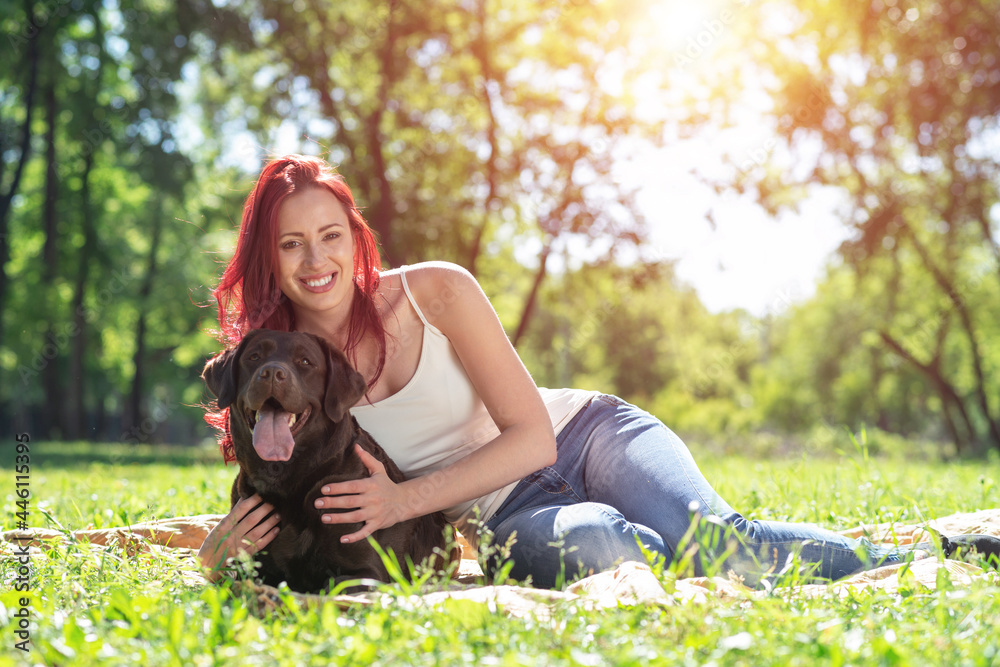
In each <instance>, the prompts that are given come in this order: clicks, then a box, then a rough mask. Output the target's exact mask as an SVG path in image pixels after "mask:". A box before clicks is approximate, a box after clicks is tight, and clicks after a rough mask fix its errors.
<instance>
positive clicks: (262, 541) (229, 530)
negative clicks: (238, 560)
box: [198, 494, 281, 581]
mask: <svg viewBox="0 0 1000 667" xmlns="http://www.w3.org/2000/svg"><path fill="white" fill-rule="evenodd" d="M272 512H274V506H273V505H270V504H268V503H265V502H264V499H263V498H261V497H260V496H259V495H257V494H254V495H252V496H250V497H249V498H241V499H240V500H239V501H238V502H237V503H236V504H235V505H233V509H231V510H229V514H227V515H226V517H225V518H224V519H222V521H220V522H219V523H218V525H216V526H215V528H213V529H212V532H210V533H209V534H208V537H206V538H205V542H204V543H203V544H202V545H201V549H199V550H198V560H200V561H201V564H202V566H203V567H205V568H206V569H208V570H209V573H208V577H209V579H210V580H211V581H216V580H217V579H218V578H219V577H220V569H221V566H222V565H224V564H225V562H226V560H228V559H229V558H232V557H234V556H237V555H239V554H241V553H246V554H251V555H252V554H255V553H257V552H258V551H260V550H261V549H263V548H264V547H266V546H267V545H268V544H270V542H271V540H273V539H274V538H275V536H277V534H278V523H279V522H280V521H281V517H280V516H278V514H277V513H274V514H271V513H272ZM268 514H271V516H268Z"/></svg>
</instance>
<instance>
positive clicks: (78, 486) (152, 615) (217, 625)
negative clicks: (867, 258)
mask: <svg viewBox="0 0 1000 667" xmlns="http://www.w3.org/2000/svg"><path fill="white" fill-rule="evenodd" d="M8 452H9V450H8ZM6 455H7V452H5V456H6ZM10 457H11V458H12V457H13V454H12V453H10ZM697 458H698V459H699V461H700V463H701V465H702V468H703V471H704V472H705V474H706V476H707V477H708V478H709V480H710V481H712V482H713V484H715V486H716V488H717V489H718V490H719V491H720V493H721V494H722V495H723V497H725V498H727V499H728V500H729V501H730V503H731V504H732V505H733V506H734V507H737V508H738V509H740V510H742V511H743V512H744V513H745V514H747V515H749V516H751V517H753V518H767V519H790V520H796V521H809V522H817V523H820V524H822V525H825V526H827V527H830V528H834V529H840V528H847V527H851V526H854V525H857V523H858V522H859V521H866V522H875V521H889V520H897V521H902V522H912V521H920V520H921V519H924V518H932V517H936V516H943V515H946V514H950V513H952V512H958V511H973V510H976V509H981V508H985V507H991V506H992V507H995V506H997V505H998V490H997V480H1000V464H998V462H997V461H996V460H995V459H994V460H991V461H988V462H961V463H949V464H941V463H932V462H906V461H903V460H898V459H896V460H892V461H891V462H889V461H883V460H877V459H869V458H867V457H866V456H864V449H863V448H859V449H858V451H856V452H852V453H851V454H850V455H849V456H844V457H842V458H839V459H831V458H826V459H815V460H803V459H801V458H800V459H795V460H779V461H752V460H747V459H743V458H738V457H732V456H727V457H725V458H722V457H715V456H712V455H711V454H708V453H705V454H703V455H701V456H699V457H697ZM3 467H4V469H5V470H10V467H9V466H7V462H6V461H5V462H4V466H3ZM234 474H235V470H234V468H232V467H229V468H226V467H224V466H223V465H222V464H221V462H220V461H219V458H218V455H217V453H213V452H204V451H200V450H179V449H174V448H167V449H156V448H146V449H137V448H134V447H131V448H124V447H120V446H114V445H107V446H101V447H91V446H86V445H79V444H61V443H60V444H56V443H38V444H35V445H33V447H32V468H31V492H32V504H31V512H32V513H31V517H30V519H31V520H30V523H32V524H33V525H47V520H46V519H45V517H44V516H43V513H42V510H44V511H45V512H47V513H49V514H50V515H51V516H52V518H53V519H54V520H55V521H58V522H59V523H60V524H62V525H63V526H66V527H67V528H73V529H76V528H88V527H107V526H119V525H123V524H124V523H128V522H133V523H134V522H137V521H142V520H146V519H153V518H163V517H170V516H178V515H184V514H199V513H205V512H224V511H225V510H226V509H227V508H228V500H227V499H228V495H229V484H230V483H231V480H232V477H233V476H234ZM4 481H5V483H6V488H7V493H6V496H5V498H4V501H3V517H4V518H3V525H4V528H5V529H9V528H11V527H12V526H13V522H14V513H15V511H16V506H15V500H16V498H15V497H14V495H13V493H12V491H13V489H14V483H13V481H14V480H13V472H10V473H9V476H7V477H6V479H5V480H4ZM182 564H183V561H181V560H180V559H178V558H176V557H173V556H170V555H151V554H130V553H128V552H125V551H123V550H122V549H121V548H119V547H116V546H115V547H108V548H97V549H84V548H81V547H78V546H73V545H60V546H58V547H57V548H55V549H53V550H51V551H50V552H49V553H48V554H46V555H45V556H43V557H38V558H35V559H33V561H32V567H33V568H34V575H33V579H32V588H33V591H32V597H31V613H32V615H33V616H32V619H33V625H32V628H31V638H32V642H33V647H32V651H31V653H30V654H29V655H28V656H27V657H25V656H24V655H22V654H21V652H20V651H16V650H14V648H13V645H14V642H15V641H16V638H15V637H14V634H13V632H14V630H15V627H14V624H13V623H12V620H11V614H13V612H14V611H15V610H16V609H17V607H18V602H17V599H18V597H19V596H21V595H23V594H21V593H15V592H13V591H12V590H11V589H12V582H13V578H14V576H15V570H14V566H13V564H11V563H10V562H5V563H4V564H3V565H2V566H0V577H2V578H3V580H4V585H3V592H2V593H0V603H2V604H3V606H4V607H5V608H6V609H5V613H3V614H2V615H0V616H2V618H0V625H2V626H3V627H2V628H0V636H2V637H3V648H2V650H0V664H27V663H28V662H30V663H37V664H81V665H87V664H122V665H135V664H141V665H161V664H162V665H173V664H176V665H190V664H195V665H213V664H234V665H253V664H268V665H270V664H287V665H300V664H308V663H310V662H314V663H316V664H347V665H354V664H384V665H397V664H435V665H436V664H477V665H479V664H483V665H539V664H543V665H604V664H619V665H645V664H657V663H659V664H672V665H673V664H678V665H687V664H690V665H702V664H709V663H714V664H718V665H740V664H742V665H754V666H756V665H769V664H773V665H817V664H820V665H847V664H853V665H857V664H872V665H881V664H885V665H925V664H941V665H956V666H957V665H1000V625H998V619H1000V587H997V586H996V585H990V584H988V583H986V582H980V583H977V584H975V585H974V586H972V587H969V588H955V587H952V586H950V585H948V584H947V582H943V583H944V585H942V586H941V587H940V588H939V589H938V590H936V591H929V590H926V589H923V588H920V587H919V585H917V584H913V585H912V587H910V588H907V587H904V588H903V589H901V590H900V591H899V593H898V594H893V595H885V594H869V593H863V594H857V595H855V596H854V597H850V598H848V599H840V598H837V597H835V596H833V595H829V596H826V597H822V598H819V599H806V598H797V597H794V596H793V597H792V598H791V599H784V600H783V599H777V598H767V599H747V600H743V601H733V600H728V601H726V600H710V601H708V602H704V603H688V604H682V605H672V606H652V605H647V606H638V607H619V608H618V609H605V610H587V609H586V608H585V607H584V605H583V604H582V603H580V602H578V601H575V602H566V603H562V604H559V605H557V606H556V607H555V609H554V610H553V613H552V614H551V616H550V617H544V616H535V617H531V618H513V617H508V616H506V615H504V614H502V613H496V612H494V611H491V610H490V609H489V608H488V607H487V606H486V605H481V604H478V603H475V602H470V601H466V600H462V601H455V600H453V601H450V602H449V603H447V604H444V605H440V606H438V607H435V608H426V607H420V606H414V605H413V604H411V603H409V602H408V601H407V599H406V597H405V593H406V591H405V590H404V589H400V588H399V587H392V586H390V587H386V591H387V592H389V593H390V596H392V595H395V596H397V598H396V599H395V600H394V601H392V602H390V603H388V604H384V605H377V606H375V607H360V606H359V607H354V608H350V609H337V608H335V607H333V606H332V605H325V606H323V607H321V608H318V609H304V608H300V607H298V606H297V605H294V604H291V605H289V606H288V607H287V608H285V609H284V610H283V611H280V612H275V613H267V614H263V615H261V616H256V615H254V614H253V613H251V607H252V605H251V604H250V602H251V601H250V600H249V599H247V598H245V597H244V596H243V595H242V594H240V593H237V592H234V591H233V590H232V589H230V588H229V587H228V586H208V587H204V586H201V585H197V584H196V583H193V582H191V581H190V580H187V579H185V578H183V577H182V576H181V573H180V570H181V566H182Z"/></svg>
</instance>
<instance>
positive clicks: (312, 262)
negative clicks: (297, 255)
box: [306, 243, 323, 266]
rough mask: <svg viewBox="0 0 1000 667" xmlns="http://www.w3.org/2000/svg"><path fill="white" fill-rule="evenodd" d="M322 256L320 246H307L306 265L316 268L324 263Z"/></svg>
mask: <svg viewBox="0 0 1000 667" xmlns="http://www.w3.org/2000/svg"><path fill="white" fill-rule="evenodd" d="M322 260H323V258H322V256H321V255H320V251H319V245H318V244H315V243H310V244H308V245H307V246H306V265H307V266H316V265H319V264H321V263H322Z"/></svg>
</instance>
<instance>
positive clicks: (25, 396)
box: [0, 0, 1000, 455]
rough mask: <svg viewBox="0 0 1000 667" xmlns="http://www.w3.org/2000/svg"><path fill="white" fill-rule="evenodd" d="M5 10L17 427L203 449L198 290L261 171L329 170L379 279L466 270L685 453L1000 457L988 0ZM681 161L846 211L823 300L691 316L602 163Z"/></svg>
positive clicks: (205, 297)
mask: <svg viewBox="0 0 1000 667" xmlns="http://www.w3.org/2000/svg"><path fill="white" fill-rule="evenodd" d="M0 8H2V12H0V17H2V18H0V26H2V31H3V35H4V43H3V44H2V45H0V48H2V49H3V50H4V61H5V62H6V63H10V66H8V67H5V68H3V69H2V70H0V264H2V268H3V271H2V272H0V373H2V383H0V421H2V423H3V425H4V428H5V430H6V431H8V432H9V431H12V430H13V429H27V430H29V431H30V432H31V433H32V435H33V436H34V437H36V438H39V439H40V438H45V437H50V438H67V439H77V438H87V439H95V440H108V439H111V440H126V441H130V442H144V441H168V442H178V443H196V442H199V441H201V440H203V439H204V438H206V437H209V432H208V430H207V429H206V428H205V427H204V426H203V424H202V423H201V410H200V409H199V408H198V404H199V403H200V402H201V401H202V400H203V399H204V393H203V390H202V385H201V382H200V380H199V379H198V375H199V373H200V370H201V367H202V365H203V364H204V361H205V359H206V358H207V357H208V356H210V355H211V354H213V353H214V352H215V351H216V350H217V349H218V345H217V343H216V342H215V340H214V339H213V338H212V336H211V333H210V332H211V329H212V328H213V326H214V316H215V312H214V308H213V306H214V304H213V303H212V302H211V299H210V289H211V287H212V286H213V285H214V283H215V281H216V280H217V277H218V275H219V273H220V271H221V264H222V263H223V262H225V260H226V259H227V258H228V254H229V253H230V252H231V250H232V245H233V242H234V239H235V228H236V226H237V225H238V222H239V217H240V207H241V203H242V199H243V197H245V195H246V193H247V192H248V191H249V189H250V188H251V186H252V183H253V179H254V177H255V175H256V172H257V171H258V170H259V168H260V166H261V163H262V160H264V159H266V158H267V157H269V156H270V155H271V154H272V151H273V150H276V149H277V147H279V146H280V147H281V150H283V151H298V152H305V153H312V154H319V155H323V156H324V157H327V158H328V159H330V160H331V161H332V162H334V163H335V164H339V165H340V168H341V171H342V172H343V173H344V174H345V176H346V178H347V179H348V182H349V183H350V184H351V186H352V188H353V189H354V192H355V196H356V198H357V199H358V201H359V203H360V205H361V206H362V207H363V209H364V211H365V214H366V216H367V218H368V220H369V221H370V222H371V224H372V225H373V227H374V228H375V229H376V230H377V232H378V234H379V236H380V238H381V242H382V246H383V250H384V257H385V258H386V265H387V266H399V265H401V264H405V263H413V262H417V261H422V260H426V259H445V260H450V261H454V262H458V263H460V264H462V265H464V266H466V267H467V268H469V269H470V270H471V271H473V272H474V273H475V274H476V275H477V277H478V278H479V279H480V281H481V282H482V284H483V286H484V288H485V289H486V291H487V293H488V294H489V295H490V296H491V298H492V299H493V302H494V305H495V306H496V308H497V310H498V312H499V313H500V316H501V319H502V321H503V322H504V325H505V327H506V328H507V330H508V333H509V335H510V336H511V339H512V340H513V341H514V342H515V344H516V345H517V347H518V350H519V352H520V353H521V354H522V356H523V358H524V359H525V361H526V363H527V364H528V366H529V369H530V370H531V371H532V373H533V374H534V376H535V378H536V380H537V381H538V382H539V384H542V385H549V386H581V387H587V388H599V389H601V390H603V391H607V392H615V393H618V394H619V395H622V396H623V397H625V398H628V399H630V400H633V401H635V402H637V403H639V404H640V405H642V406H643V407H646V408H647V409H649V410H650V411H652V412H655V413H656V414H657V415H658V416H660V417H661V418H662V419H664V421H666V422H667V423H668V424H669V425H671V426H673V427H674V428H675V429H676V430H678V431H679V432H681V434H682V435H684V436H685V437H689V438H692V437H695V438H703V439H715V440H720V441H729V442H739V441H740V440H741V439H746V438H748V437H750V435H751V434H755V433H756V434H760V433H770V434H774V436H775V437H778V438H779V439H781V440H782V441H783V442H784V443H786V445H787V446H791V447H801V446H805V445H808V444H809V443H810V442H816V441H817V439H816V437H815V433H816V431H817V428H819V429H820V430H822V429H826V430H827V431H834V432H835V431H837V430H839V429H841V428H843V427H847V428H849V429H857V428H859V427H860V426H861V425H863V424H868V425H869V426H872V427H877V428H878V429H881V430H882V431H884V432H888V433H895V434H900V435H903V436H907V437H921V438H925V439H932V440H935V441H937V442H940V443H941V444H940V447H941V451H944V452H959V453H964V454H972V455H976V454H982V453H984V452H985V451H987V450H988V449H990V448H993V449H1000V396H998V392H997V385H998V383H997V382H996V377H997V373H998V369H1000V345H997V342H998V340H1000V229H998V227H1000V203H998V201H1000V200H998V193H997V188H998V186H1000V178H998V171H997V170H998V163H1000V131H998V127H997V125H998V123H997V118H998V110H1000V7H998V6H997V5H996V4H995V3H993V2H990V1H988V0H980V1H974V0H969V1H963V2H951V3H943V2H930V1H919V2H903V0H895V2H888V0H850V1H846V2H842V3H834V4H831V3H826V2H811V1H802V2H796V3H790V2H781V1H779V2H768V3H752V2H746V1H742V2H740V1H738V2H732V3H723V2H719V3H708V4H707V5H704V6H700V7H699V9H698V11H699V12H700V14H699V15H698V17H699V20H698V22H697V25H696V26H695V27H694V28H693V29H692V30H691V31H690V32H689V33H688V34H687V35H684V36H683V38H681V39H676V40H673V41H672V40H669V39H665V38H664V35H665V34H666V33H665V32H664V28H665V27H667V28H669V27H670V26H664V25H663V23H664V22H665V18H669V17H670V16H672V15H677V16H681V14H680V13H683V12H685V11H688V10H687V9H685V6H684V5H683V4H682V3H674V2H672V1H671V0H626V1H624V2H615V3H610V2H606V1H596V0H595V1H593V2H588V1H587V0H567V1H565V2H549V3H537V2H527V1H523V2H522V1H520V0H517V1H514V2H504V3H502V4H501V3H500V2H496V1H494V0H489V1H487V0H462V1H455V2H432V3H408V2H404V1H396V2H388V3H374V2H372V3H366V2H358V3H333V2H324V1H323V0H294V2H283V1H282V2H267V3H265V2H246V3H225V2H208V1H207V0H204V1H203V0H174V1H172V2H165V3H155V4H150V3H145V2H126V1H125V0H110V1H107V2H93V1H91V0H73V1H71V2H68V1H66V2H64V1H62V0H51V1H48V2H33V1H31V0H26V1H23V2H8V1H6V0H0ZM672 13H673V14H672ZM667 22H669V21H667ZM751 126H752V127H753V128H754V130H753V131H752V132H751V131H745V128H747V127H751ZM761 127H763V128H765V129H766V133H765V135H763V136H764V138H763V139H761V136H762V135H761V134H760V131H759V130H760V128H761ZM726 133H730V134H726ZM699 136H708V137H718V136H736V137H741V138H743V139H745V140H744V141H742V142H741V141H735V142H733V143H732V150H730V151H728V152H727V153H725V154H724V155H722V156H721V157H720V158H712V157H711V156H706V159H701V160H693V161H692V164H691V165H690V168H691V169H692V170H693V171H695V172H696V173H698V174H699V175H700V176H701V177H702V178H703V179H704V180H705V181H706V182H708V183H710V184H711V185H712V186H713V187H714V188H715V189H716V191H717V192H718V195H719V201H720V202H722V201H724V200H727V198H728V200H731V199H732V198H733V197H735V198H738V199H740V200H741V201H745V202H749V203H752V204H753V205H756V206H762V207H764V208H765V209H766V210H767V211H768V212H769V213H770V214H771V215H773V216H774V217H775V218H779V217H780V216H782V215H785V214H786V213H787V212H788V211H790V210H795V209H796V207H798V206H800V204H801V203H802V202H803V201H806V200H807V199H808V198H809V197H811V196H814V195H815V194H816V193H817V192H826V193H832V194H833V195H834V196H835V200H836V201H837V206H838V209H837V214H838V217H839V218H840V219H841V220H842V221H843V223H844V225H845V226H848V227H849V228H850V229H851V231H852V234H851V236H850V238H849V240H848V241H847V242H845V243H844V245H843V246H842V247H841V248H840V251H839V253H838V257H835V258H832V259H831V262H830V264H829V266H828V267H827V272H826V274H825V277H824V278H823V279H822V280H821V281H820V284H819V285H818V287H817V290H816V293H815V295H814V296H813V297H811V298H809V299H808V300H805V301H801V302H798V303H794V304H782V307H781V308H776V309H774V310H773V311H771V312H768V313H766V314H764V315H753V314H751V313H749V312H746V311H740V310H737V311H731V312H722V313H713V312H710V311H709V310H708V309H706V308H705V306H704V305H703V304H702V303H701V301H700V300H699V298H698V295H697V293H696V292H695V291H694V290H693V289H692V288H691V287H690V286H687V285H685V284H683V282H682V281H680V280H679V279H678V278H677V276H676V273H675V270H674V265H673V261H672V260H674V259H676V258H671V257H665V256H663V253H662V252H658V251H657V250H656V248H655V247H653V245H652V244H651V243H650V242H649V234H648V231H649V228H648V224H647V223H648V222H649V221H648V220H647V218H648V217H649V216H650V215H653V213H651V212H650V211H648V210H644V209H643V208H642V207H640V205H639V203H638V199H637V186H636V184H634V183H630V182H628V179H625V178H623V177H622V172H621V170H620V168H619V167H620V165H621V164H623V163H625V162H627V161H628V160H629V159H630V158H631V157H632V156H633V155H634V154H636V153H637V152H638V149H640V148H641V149H643V150H647V149H649V148H650V147H653V148H654V149H655V148H656V147H660V146H664V145H667V144H669V143H670V142H672V141H685V140H689V139H691V138H696V137H699ZM747 137H753V138H752V139H746V138H747ZM748 141H749V143H747V142H748ZM649 168H654V169H655V164H652V163H651V164H650V165H649ZM720 205H721V204H720ZM655 214H656V215H664V216H666V215H668V214H669V212H656V213H655ZM676 224H684V222H683V221H678V222H677V223H676ZM771 261H781V257H780V255H776V256H775V257H774V258H771ZM783 446H785V445H783Z"/></svg>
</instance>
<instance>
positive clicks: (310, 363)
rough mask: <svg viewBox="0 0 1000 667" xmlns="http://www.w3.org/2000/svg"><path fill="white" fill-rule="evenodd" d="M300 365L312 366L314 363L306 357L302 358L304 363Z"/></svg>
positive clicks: (301, 362)
mask: <svg viewBox="0 0 1000 667" xmlns="http://www.w3.org/2000/svg"><path fill="white" fill-rule="evenodd" d="M299 363H300V364H302V365H303V366H312V362H311V361H309V360H308V359H306V358H305V357H302V361H300V362H299Z"/></svg>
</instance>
